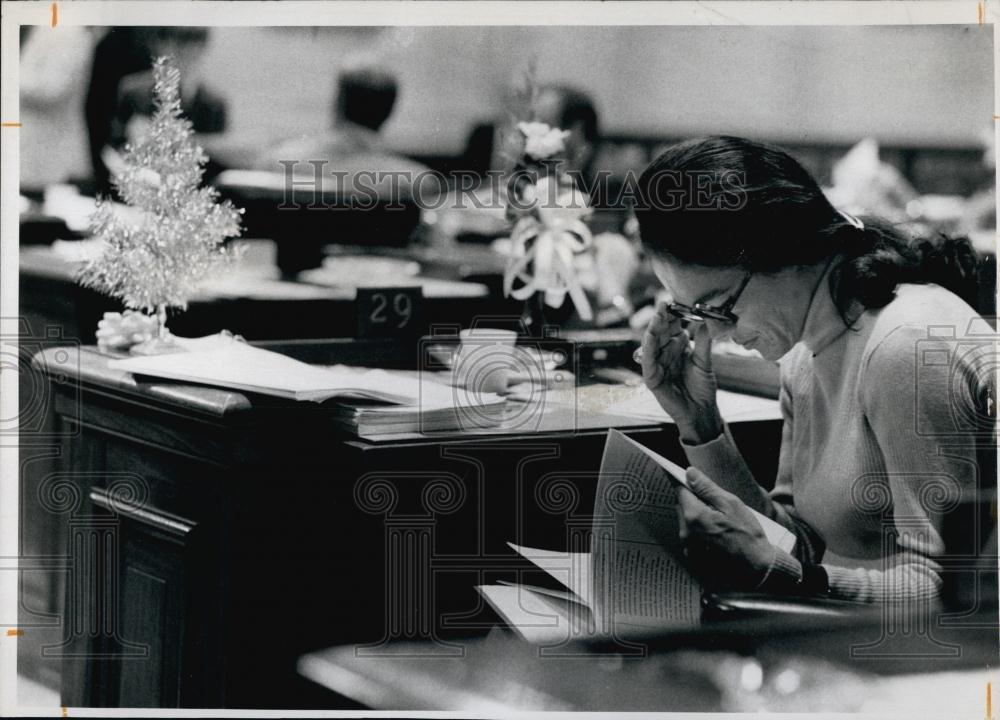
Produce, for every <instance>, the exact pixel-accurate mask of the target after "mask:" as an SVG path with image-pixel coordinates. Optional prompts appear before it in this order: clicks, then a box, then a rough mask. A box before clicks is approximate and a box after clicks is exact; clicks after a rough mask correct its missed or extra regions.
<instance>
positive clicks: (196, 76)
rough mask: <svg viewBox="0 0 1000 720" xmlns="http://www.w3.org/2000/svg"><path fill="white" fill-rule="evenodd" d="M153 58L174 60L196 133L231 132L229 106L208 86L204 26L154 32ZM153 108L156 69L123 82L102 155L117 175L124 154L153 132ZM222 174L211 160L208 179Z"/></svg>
mask: <svg viewBox="0 0 1000 720" xmlns="http://www.w3.org/2000/svg"><path fill="white" fill-rule="evenodd" d="M148 33H149V35H148V47H149V54H150V57H151V58H154V59H155V58H157V57H161V56H169V57H171V58H172V59H173V62H174V65H175V66H176V67H177V69H178V70H179V71H180V79H181V109H182V110H183V112H184V116H185V117H186V118H187V119H188V120H190V121H191V124H192V126H193V128H194V131H195V133H198V134H203V135H204V134H215V133H221V132H223V131H224V130H225V129H226V103H225V101H224V100H223V99H222V98H221V97H220V96H218V95H216V94H215V93H214V92H213V91H212V90H210V89H209V87H208V86H207V84H206V78H205V65H204V62H203V60H204V56H205V49H206V47H207V46H208V40H209V30H208V28H204V27H161V28H150V29H149V30H148ZM154 110H155V107H154V105H153V73H152V70H144V71H142V72H137V73H133V74H131V75H129V76H127V77H125V78H123V79H122V80H121V85H120V87H119V90H118V99H117V103H116V107H115V112H114V116H113V118H112V122H111V127H110V131H109V136H108V138H107V144H106V146H105V148H104V150H103V152H102V160H103V161H104V164H105V166H106V167H107V168H108V169H109V170H110V171H111V172H112V173H114V172H115V170H116V168H117V167H118V166H119V165H120V162H121V160H120V156H119V153H120V151H121V149H122V148H123V147H124V145H125V143H127V142H132V141H134V140H135V139H136V138H138V137H140V136H141V135H142V134H143V133H145V132H146V130H147V129H148V127H149V125H150V122H151V120H152V116H153V112H154ZM215 171H217V168H215V167H214V166H213V165H212V164H211V162H210V164H209V167H208V168H207V169H206V175H207V176H211V175H212V174H214V172H215Z"/></svg>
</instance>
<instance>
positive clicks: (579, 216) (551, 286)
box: [504, 177, 594, 320]
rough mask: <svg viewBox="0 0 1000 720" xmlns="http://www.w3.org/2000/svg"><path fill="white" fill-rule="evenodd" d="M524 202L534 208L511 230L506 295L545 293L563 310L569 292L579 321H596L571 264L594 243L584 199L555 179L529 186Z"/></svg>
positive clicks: (551, 304)
mask: <svg viewBox="0 0 1000 720" xmlns="http://www.w3.org/2000/svg"><path fill="white" fill-rule="evenodd" d="M522 201H523V202H524V204H525V205H529V204H530V206H531V207H530V209H529V210H527V212H526V213H525V214H524V215H523V216H522V217H521V218H520V219H519V220H518V221H517V222H516V223H515V224H514V229H513V230H512V231H511V238H510V243H511V250H510V252H511V257H510V261H509V263H508V265H507V270H506V272H505V273H504V293H505V294H506V295H509V296H510V297H513V298H514V299H516V300H527V299H528V298H530V297H531V296H532V295H534V294H535V293H536V292H543V293H544V294H545V304H546V305H548V306H549V307H560V306H561V305H562V304H563V302H564V301H565V299H566V295H567V294H568V295H569V296H570V299H571V300H572V301H573V305H575V306H576V310H577V312H578V313H579V314H580V317H581V318H582V319H583V320H591V319H593V312H592V311H591V309H590V303H589V302H588V301H587V296H586V294H585V293H584V292H583V288H582V287H581V286H580V281H579V279H578V278H577V273H576V268H575V267H574V265H573V256H574V255H577V254H579V253H582V252H583V251H585V250H587V249H588V248H589V247H590V246H591V244H592V243H593V240H594V238H593V235H591V232H590V228H588V227H587V225H586V223H584V218H586V217H588V216H589V215H590V207H589V205H588V204H587V200H586V197H585V196H584V194H583V193H582V192H580V190H578V189H577V187H576V185H575V184H573V183H572V182H570V183H569V184H567V185H565V186H564V187H560V186H559V183H558V180H557V179H555V178H553V177H542V178H540V179H539V180H538V181H537V182H536V183H535V184H534V185H529V186H527V187H526V188H525V190H524V192H523V196H522ZM515 282H518V283H519V286H518V287H517V288H515V287H514V284H515Z"/></svg>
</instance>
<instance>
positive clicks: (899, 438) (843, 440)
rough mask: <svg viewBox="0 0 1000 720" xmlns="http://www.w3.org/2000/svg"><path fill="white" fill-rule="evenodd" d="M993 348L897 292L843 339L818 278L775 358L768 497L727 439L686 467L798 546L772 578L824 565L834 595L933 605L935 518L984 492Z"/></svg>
mask: <svg viewBox="0 0 1000 720" xmlns="http://www.w3.org/2000/svg"><path fill="white" fill-rule="evenodd" d="M995 339H996V335H995V334H994V333H993V331H992V329H991V328H990V326H989V325H988V324H987V323H986V322H985V321H984V320H982V318H980V317H979V316H978V315H977V314H976V313H975V311H973V309H972V308H971V307H969V306H968V305H967V304H966V303H964V302H963V301H962V300H961V299H959V298H958V297H957V296H956V295H954V294H953V293H951V292H949V291H947V290H945V289H943V288H941V287H939V286H937V285H900V286H899V287H898V288H897V291H896V297H895V298H894V299H893V300H892V302H890V303H889V304H888V305H887V306H886V307H884V308H880V309H873V310H867V311H865V312H864V313H863V314H861V316H860V318H859V319H858V320H857V321H856V322H855V323H854V325H853V327H852V328H851V329H848V327H847V326H846V325H845V323H844V322H843V320H842V319H841V317H840V315H839V313H838V311H837V308H836V306H835V304H834V302H833V299H832V297H831V295H830V292H829V289H828V283H827V278H826V277H824V279H823V281H822V282H821V283H820V284H819V286H818V289H817V291H816V293H815V294H814V296H813V299H812V301H811V303H810V307H809V310H808V313H807V316H806V321H805V325H804V328H803V336H802V340H801V342H799V343H798V344H797V345H796V346H795V347H794V348H793V349H792V350H791V351H790V352H789V353H788V354H787V355H785V357H784V358H782V360H781V379H782V386H781V396H780V402H781V408H782V413H783V415H784V427H783V431H782V442H781V454H780V458H779V463H778V476H777V480H776V483H775V488H774V490H773V492H771V493H770V495H768V494H767V493H766V492H764V490H763V489H762V488H761V487H760V486H759V485H758V484H757V483H756V481H755V480H754V478H753V476H752V475H751V473H750V471H749V469H748V468H747V466H746V463H745V462H744V461H743V458H742V457H741V456H740V454H739V451H738V450H737V449H736V446H735V445H734V444H733V441H732V438H731V437H730V435H729V432H728V430H726V431H724V432H723V434H722V435H721V436H720V437H719V438H717V439H715V440H713V441H710V442H708V443H705V444H703V445H697V446H686V447H685V450H686V452H687V456H688V460H689V461H690V462H691V464H692V465H694V466H695V467H698V468H699V469H701V470H703V471H704V472H705V473H706V474H708V476H709V477H711V478H713V479H714V480H715V481H716V482H717V483H718V484H719V485H721V486H723V487H725V488H726V489H728V490H729V491H731V492H733V493H735V494H736V495H738V496H739V497H740V498H742V499H743V501H744V502H746V503H747V504H748V505H750V506H751V507H753V508H755V509H757V510H759V511H760V512H763V513H765V514H766V515H768V516H770V517H771V518H773V519H775V520H777V521H778V522H780V523H782V524H783V525H785V526H786V527H788V528H789V529H790V530H792V531H793V532H795V534H796V535H797V536H798V539H799V542H798V543H797V546H796V551H795V556H794V557H793V556H791V555H789V554H787V553H783V552H780V551H779V553H778V556H777V558H776V561H775V564H774V565H773V566H772V567H771V570H770V571H769V572H770V573H772V574H784V575H785V576H786V577H788V578H792V579H795V580H797V579H798V578H800V577H801V575H802V567H801V563H802V562H806V563H813V564H816V563H820V562H822V564H823V567H824V569H825V570H826V572H827V575H828V577H829V580H830V594H831V597H836V598H841V599H849V600H857V601H862V602H882V601H887V600H910V599H921V598H932V597H934V596H936V595H937V594H938V591H939V590H940V586H941V579H940V565H939V564H938V563H937V562H936V561H935V556H939V555H941V554H942V553H943V552H944V551H945V547H944V542H943V540H942V536H941V524H942V517H943V515H944V514H945V513H947V512H948V511H949V510H952V509H954V506H955V504H956V503H957V502H958V500H959V496H960V495H961V494H962V493H963V492H966V493H967V492H969V491H970V490H974V489H975V488H976V486H977V482H978V480H979V478H978V472H979V468H978V465H977V452H976V450H977V444H976V433H977V428H978V432H979V435H980V438H981V436H982V432H983V425H984V422H983V417H984V413H985V412H987V410H986V408H987V406H988V403H990V402H992V400H990V399H995V398H996V393H995V382H994V380H993V373H994V372H995V369H996V363H995V359H996V346H995V344H994V341H995ZM990 411H992V410H990ZM977 421H978V422H977ZM985 424H986V427H987V430H986V432H987V433H988V432H989V427H990V425H989V421H988V420H987V421H986V423H985ZM987 442H989V439H987ZM981 443H982V439H980V445H979V447H982V444H981ZM986 482H987V483H989V484H990V485H992V484H994V483H995V482H996V480H995V478H990V479H988V480H986Z"/></svg>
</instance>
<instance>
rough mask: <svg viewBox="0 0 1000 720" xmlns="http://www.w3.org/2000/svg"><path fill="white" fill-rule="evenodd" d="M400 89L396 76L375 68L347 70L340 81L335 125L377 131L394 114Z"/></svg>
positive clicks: (366, 67)
mask: <svg viewBox="0 0 1000 720" xmlns="http://www.w3.org/2000/svg"><path fill="white" fill-rule="evenodd" d="M398 92H399V86H398V83H397V82H396V78H395V76H394V75H393V74H392V73H390V72H389V71H387V70H384V69H382V68H378V67H374V66H359V67H355V68H350V69H348V70H344V71H343V72H342V73H341V74H340V77H339V78H338V81H337V93H336V95H335V96H334V107H333V117H334V124H335V125H342V124H343V123H350V124H352V125H358V126H360V127H364V128H368V129H369V130H372V131H373V132H378V131H379V130H380V129H381V128H382V126H383V125H384V124H385V121H386V120H388V119H389V116H390V115H392V109H393V107H394V106H395V104H396V95H397V93H398Z"/></svg>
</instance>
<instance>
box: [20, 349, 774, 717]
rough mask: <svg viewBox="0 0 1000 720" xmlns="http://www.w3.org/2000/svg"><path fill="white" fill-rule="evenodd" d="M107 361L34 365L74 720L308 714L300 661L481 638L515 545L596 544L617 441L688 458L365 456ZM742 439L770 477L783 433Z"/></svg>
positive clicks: (503, 449) (581, 421) (377, 452)
mask: <svg viewBox="0 0 1000 720" xmlns="http://www.w3.org/2000/svg"><path fill="white" fill-rule="evenodd" d="M320 350H321V347H320V348H317V347H314V348H313V359H318V358H317V355H318V354H319V353H320ZM299 351H300V354H304V353H303V351H302V348H301V347H300V348H299ZM60 353H65V354H60ZM326 359H327V360H328V361H331V360H334V358H329V357H328V358H326ZM107 360H108V359H107V358H106V357H105V356H102V355H99V354H98V353H97V352H95V351H94V350H93V349H89V348H82V349H75V348H64V349H60V348H56V349H48V350H45V351H43V352H42V353H41V355H40V356H39V357H38V358H37V362H38V364H39V365H40V366H41V367H42V368H43V369H44V371H45V372H46V373H47V374H48V376H49V377H50V378H51V379H53V381H54V384H53V389H54V392H53V393H52V395H51V399H52V402H53V403H54V409H55V414H56V422H55V424H56V428H57V429H58V430H61V431H63V432H65V433H67V435H66V437H65V439H64V443H63V446H62V448H63V450H62V456H61V457H60V458H58V463H59V471H58V472H57V473H56V474H55V475H52V476H50V477H48V478H45V479H44V480H43V482H42V483H41V485H40V486H39V487H37V488H32V492H34V494H35V495H37V496H38V497H39V498H40V504H41V505H42V506H43V508H44V509H46V510H47V511H48V512H49V513H50V514H52V515H54V516H55V517H56V519H57V523H55V524H56V525H57V528H56V531H57V532H58V533H61V537H62V538H63V539H64V540H63V542H64V549H63V550H62V552H61V554H60V556H61V557H62V558H63V559H64V560H65V563H66V565H67V566H68V567H69V568H70V570H69V573H68V576H67V582H66V587H67V593H66V598H67V605H66V606H65V607H64V608H61V609H60V614H61V615H62V617H63V618H64V620H65V622H64V627H63V640H64V642H63V644H62V645H60V646H56V647H49V648H47V649H44V651H43V652H44V653H45V654H46V656H48V657H57V658H65V659H64V660H63V678H62V680H63V684H62V697H63V704H65V705H70V706H74V705H76V706H91V705H112V706H165V707H175V706H188V707H199V706H206V707H222V706H226V707H252V706H261V707H285V706H296V705H300V706H303V707H307V706H309V704H310V700H309V696H308V692H306V690H304V689H303V686H302V682H301V681H300V680H299V679H298V678H297V676H296V673H295V661H296V659H297V658H298V657H299V656H300V655H301V654H303V653H304V652H308V651H310V650H314V649H318V648H321V647H326V646H330V645H332V644H336V643H345V642H360V643H373V644H375V645H379V644H384V643H388V642H391V641H394V640H396V639H426V638H435V637H439V638H446V637H448V636H449V635H453V634H455V633H460V634H467V633H468V632H470V631H485V628H487V627H489V626H490V624H491V623H490V621H486V622H485V623H484V620H483V619H482V617H481V613H482V612H484V611H485V608H483V607H482V606H481V604H480V602H479V599H478V595H476V593H475V592H474V591H473V590H472V587H473V586H474V585H475V584H477V583H481V582H492V581H494V580H495V579H497V577H510V578H513V577H514V576H515V575H514V573H515V570H513V569H512V568H516V567H521V566H522V565H521V564H520V563H517V562H516V560H515V559H514V557H513V555H512V553H511V552H510V550H509V549H508V548H507V547H506V545H505V542H506V541H508V540H517V541H520V542H524V543H528V544H539V545H542V546H546V547H558V546H559V544H560V543H563V544H565V543H567V542H568V540H567V537H568V534H567V528H568V527H575V526H580V525H583V524H584V523H585V524H586V525H587V526H588V527H589V524H590V522H591V519H590V517H589V515H588V514H587V513H586V511H585V510H584V509H585V508H589V507H591V506H592V493H593V488H594V486H595V485H596V473H597V468H598V466H599V462H600V456H601V452H602V450H603V436H604V434H605V431H606V428H607V427H610V426H616V427H620V428H623V429H624V430H625V431H627V432H629V433H633V434H634V433H641V434H643V436H644V437H646V438H647V441H646V442H647V443H649V444H652V445H656V446H658V449H660V450H661V451H662V452H664V453H665V454H667V455H673V456H674V457H679V453H680V449H679V446H678V445H677V438H676V432H675V431H674V430H673V429H672V428H671V427H669V426H668V427H666V428H665V429H664V428H663V427H661V426H653V425H649V424H648V421H636V420H628V419H625V418H620V417H619V418H615V417H610V416H595V415H592V414H588V413H587V412H585V411H582V410H581V411H580V412H579V413H577V414H576V419H575V420H574V422H573V424H569V423H567V422H566V421H565V419H562V420H560V419H558V418H555V416H553V418H554V419H553V420H551V421H549V422H548V424H544V423H543V425H542V426H541V427H538V428H530V430H531V431H530V432H529V431H528V430H527V429H523V428H521V429H519V428H516V427H515V428H511V429H509V430H507V431H505V432H503V433H501V434H497V435H495V436H488V437H482V436H474V437H461V436H446V437H433V438H424V439H420V438H418V439H409V440H406V441H400V442H388V443H379V444H375V443H367V442H363V441H359V440H357V439H356V438H351V437H349V436H345V435H343V434H340V433H338V432H336V431H335V430H334V429H333V428H332V427H331V426H330V424H329V423H328V422H327V421H326V420H325V418H324V415H323V411H322V409H321V408H320V407H319V406H315V405H310V404H298V405H295V404H288V403H284V402H276V401H274V400H273V399H268V398H263V397H251V396H248V395H244V394H240V393H235V392H227V391H224V390H219V389H212V388H205V387H193V386H185V385H179V384H166V383H163V384H157V383H137V382H136V381H135V380H134V379H133V378H132V377H131V376H130V375H128V374H125V373H122V372H116V371H112V370H109V369H108V367H107ZM735 432H736V435H737V442H740V441H741V438H742V439H743V441H744V442H745V444H746V445H747V447H748V449H749V447H750V446H754V447H758V448H760V447H763V448H765V449H766V450H765V451H766V452H768V453H769V454H770V453H773V455H770V457H772V458H773V457H776V452H774V447H776V443H777V436H778V432H779V429H778V423H776V422H772V423H766V424H764V425H763V426H756V425H748V426H746V427H745V430H741V429H740V427H739V426H737V428H736V429H735ZM765 437H766V438H770V441H769V442H770V443H771V444H770V445H769V442H768V441H763V440H762V439H763V438H765ZM588 493H589V494H588ZM504 573H507V575H504ZM95 582H96V583H97V584H96V585H92V584H91V583H95ZM102 583H104V584H103V585H102ZM95 587H106V588H108V592H107V593H102V592H96V591H93V592H92V591H91V588H95ZM91 623H95V624H91ZM98 628H100V630H98Z"/></svg>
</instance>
